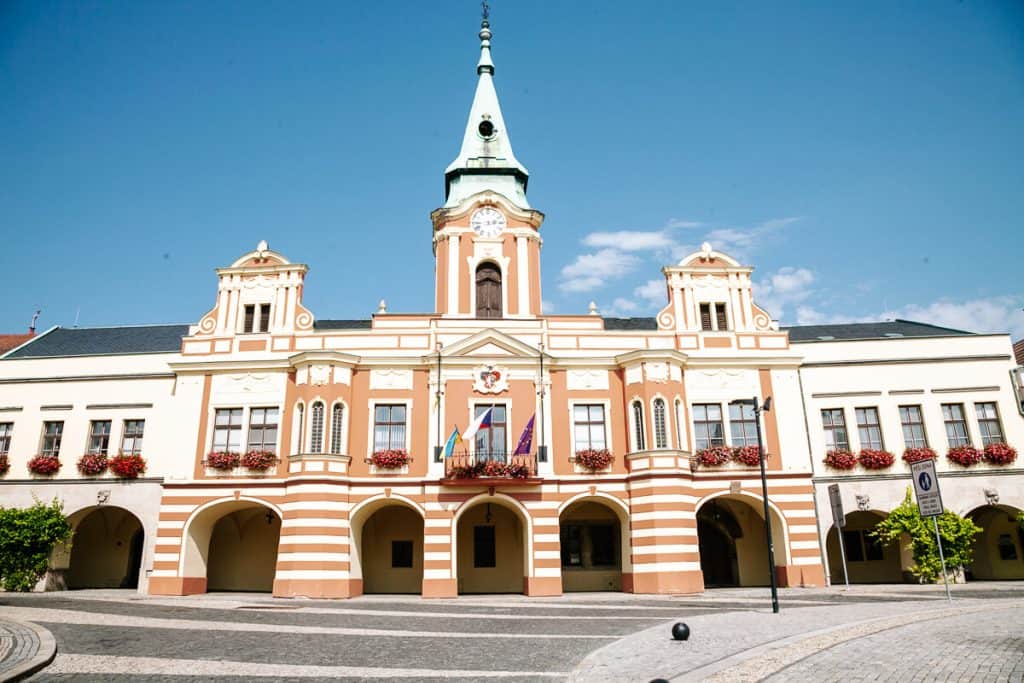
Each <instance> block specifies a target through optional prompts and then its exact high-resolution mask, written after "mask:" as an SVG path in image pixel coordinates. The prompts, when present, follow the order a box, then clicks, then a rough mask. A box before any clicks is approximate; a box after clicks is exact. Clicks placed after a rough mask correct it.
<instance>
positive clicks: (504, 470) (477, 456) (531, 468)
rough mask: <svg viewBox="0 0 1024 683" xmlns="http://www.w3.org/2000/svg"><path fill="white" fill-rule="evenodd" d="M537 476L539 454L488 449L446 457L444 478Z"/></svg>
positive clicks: (526, 477) (527, 477)
mask: <svg viewBox="0 0 1024 683" xmlns="http://www.w3.org/2000/svg"><path fill="white" fill-rule="evenodd" d="M536 476H537V454H536V453H529V454H526V455H522V454H520V455H515V454H510V453H507V452H505V451H497V450H487V451H475V452H473V453H468V452H463V453H459V452H456V453H453V454H452V455H451V456H449V457H447V458H445V461H444V478H445V479H449V480H456V479H460V480H465V479H507V480H510V481H515V480H529V479H534V478H536Z"/></svg>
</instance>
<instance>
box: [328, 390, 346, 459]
mask: <svg viewBox="0 0 1024 683" xmlns="http://www.w3.org/2000/svg"><path fill="white" fill-rule="evenodd" d="M344 417H345V406H343V405H342V404H341V403H335V404H334V407H332V408H331V453H333V454H334V455H338V454H340V453H341V427H342V420H343V419H344Z"/></svg>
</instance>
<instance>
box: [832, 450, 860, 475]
mask: <svg viewBox="0 0 1024 683" xmlns="http://www.w3.org/2000/svg"><path fill="white" fill-rule="evenodd" d="M824 462H825V464H826V465H828V466H829V467H831V468H832V469H835V470H852V469H853V468H854V467H856V466H857V457H856V456H855V455H854V454H853V453H851V452H850V451H847V450H843V449H837V450H834V451H829V452H828V453H826V454H825V460H824Z"/></svg>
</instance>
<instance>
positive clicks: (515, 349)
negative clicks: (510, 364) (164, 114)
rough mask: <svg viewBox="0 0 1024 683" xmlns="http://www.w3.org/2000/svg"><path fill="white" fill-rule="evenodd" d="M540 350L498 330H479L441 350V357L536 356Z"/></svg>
mask: <svg viewBox="0 0 1024 683" xmlns="http://www.w3.org/2000/svg"><path fill="white" fill-rule="evenodd" d="M539 354H540V351H539V350H538V349H536V348H534V347H532V346H530V345H529V344H524V343H523V342H521V341H519V340H518V339H516V338H514V337H511V336H509V335H507V334H505V333H504V332H499V331H498V330H481V331H480V332H477V333H476V334H473V335H470V336H469V337H466V338H465V339H462V340H460V341H458V342H456V343H455V344H452V345H450V346H449V347H448V348H446V349H444V351H442V354H441V355H442V357H443V358H493V357H495V356H498V357H504V358H508V357H516V358H536V357H537V356H538V355H539Z"/></svg>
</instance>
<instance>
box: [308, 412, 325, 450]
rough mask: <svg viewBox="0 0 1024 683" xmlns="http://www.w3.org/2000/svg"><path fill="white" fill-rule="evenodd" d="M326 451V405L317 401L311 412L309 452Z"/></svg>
mask: <svg viewBox="0 0 1024 683" xmlns="http://www.w3.org/2000/svg"><path fill="white" fill-rule="evenodd" d="M323 449H324V404H323V403H321V402H320V401H317V402H316V403H314V404H313V407H312V408H311V409H310V411H309V452H310V453H320V452H322V451H323Z"/></svg>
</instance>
